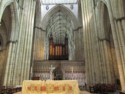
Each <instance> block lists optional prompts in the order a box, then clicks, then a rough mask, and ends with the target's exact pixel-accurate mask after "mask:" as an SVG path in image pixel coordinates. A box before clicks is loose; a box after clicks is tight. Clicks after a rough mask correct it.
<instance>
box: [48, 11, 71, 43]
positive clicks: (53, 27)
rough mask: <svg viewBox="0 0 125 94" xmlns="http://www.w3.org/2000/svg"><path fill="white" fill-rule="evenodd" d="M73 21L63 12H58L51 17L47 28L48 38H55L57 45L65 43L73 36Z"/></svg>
mask: <svg viewBox="0 0 125 94" xmlns="http://www.w3.org/2000/svg"><path fill="white" fill-rule="evenodd" d="M72 27H73V26H72V21H71V20H69V17H68V16H66V15H65V14H64V13H63V12H61V11H58V12H57V13H55V14H54V15H52V16H51V18H50V20H49V24H48V26H47V36H48V37H50V36H52V37H53V40H54V42H55V43H57V44H59V43H64V42H65V38H66V37H68V38H70V35H72V34H71V33H72Z"/></svg>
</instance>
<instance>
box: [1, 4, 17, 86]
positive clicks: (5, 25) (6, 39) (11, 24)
mask: <svg viewBox="0 0 125 94" xmlns="http://www.w3.org/2000/svg"><path fill="white" fill-rule="evenodd" d="M6 5H7V6H6ZM6 5H5V6H6V7H5V8H4V7H3V8H4V11H3V13H2V18H1V19H0V20H1V27H0V29H1V30H0V34H1V36H2V37H1V39H2V41H3V43H2V45H3V46H2V49H1V51H0V57H1V61H0V66H2V67H1V68H0V74H1V75H0V80H1V83H0V85H2V84H3V81H4V76H5V71H6V64H7V62H8V61H9V60H8V58H9V57H10V56H9V52H10V51H11V50H10V49H11V47H10V43H11V41H13V40H14V37H13V33H17V28H18V23H17V13H16V10H15V9H16V7H15V5H14V3H8V4H6ZM3 56H4V57H3Z"/></svg>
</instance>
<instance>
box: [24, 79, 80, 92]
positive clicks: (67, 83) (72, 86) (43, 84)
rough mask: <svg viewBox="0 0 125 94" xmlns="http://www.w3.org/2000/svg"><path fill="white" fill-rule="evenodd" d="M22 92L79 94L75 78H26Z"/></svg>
mask: <svg viewBox="0 0 125 94" xmlns="http://www.w3.org/2000/svg"><path fill="white" fill-rule="evenodd" d="M22 94H80V90H79V88H78V82H77V81H76V80H61V81H59V80H56V81H55V80H47V81H41V80H35V81H33V80H26V81H24V82H23V87H22Z"/></svg>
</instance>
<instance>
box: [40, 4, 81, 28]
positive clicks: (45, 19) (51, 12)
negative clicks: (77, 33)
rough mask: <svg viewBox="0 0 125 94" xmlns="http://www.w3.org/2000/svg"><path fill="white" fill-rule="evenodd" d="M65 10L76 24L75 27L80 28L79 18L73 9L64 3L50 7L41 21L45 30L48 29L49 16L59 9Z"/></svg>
mask: <svg viewBox="0 0 125 94" xmlns="http://www.w3.org/2000/svg"><path fill="white" fill-rule="evenodd" d="M59 10H60V11H61V12H63V13H64V14H65V15H67V16H68V17H70V20H72V22H73V25H74V29H76V28H78V26H79V22H78V19H77V18H76V16H75V15H74V14H73V13H72V11H71V10H69V9H68V8H66V7H65V6H64V5H56V6H55V7H53V8H52V9H50V10H49V11H48V12H47V14H46V15H45V16H44V17H43V20H42V21H41V22H42V23H41V26H42V28H43V29H44V30H46V27H47V24H48V22H49V18H50V17H51V16H52V15H53V14H55V13H56V12H58V11H59Z"/></svg>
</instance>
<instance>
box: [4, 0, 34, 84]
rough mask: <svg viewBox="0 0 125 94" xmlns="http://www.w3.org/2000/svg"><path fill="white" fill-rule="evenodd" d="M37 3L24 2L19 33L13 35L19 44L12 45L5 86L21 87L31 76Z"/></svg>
mask: <svg viewBox="0 0 125 94" xmlns="http://www.w3.org/2000/svg"><path fill="white" fill-rule="evenodd" d="M35 6H36V1H34V0H24V3H23V9H22V16H20V19H21V20H20V23H19V26H20V27H19V31H16V32H19V33H12V37H13V38H15V37H17V36H18V38H17V43H15V44H12V43H11V44H10V48H9V55H8V61H7V66H6V72H5V78H4V85H5V86H14V85H21V84H22V81H23V80H28V79H29V75H30V67H31V66H30V65H31V52H32V38H33V31H34V17H35Z"/></svg>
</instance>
